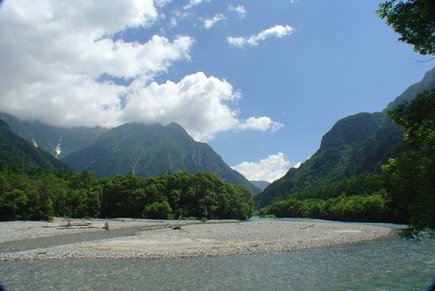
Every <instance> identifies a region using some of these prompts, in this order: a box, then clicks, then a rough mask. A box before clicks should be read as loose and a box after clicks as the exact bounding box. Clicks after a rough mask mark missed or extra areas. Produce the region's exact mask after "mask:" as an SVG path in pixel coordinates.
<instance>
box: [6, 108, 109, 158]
mask: <svg viewBox="0 0 435 291" xmlns="http://www.w3.org/2000/svg"><path fill="white" fill-rule="evenodd" d="M0 118H1V119H3V120H4V121H6V122H7V124H8V125H9V126H10V128H11V129H12V130H13V131H14V132H15V133H16V134H18V135H19V136H21V137H23V138H24V139H26V140H27V141H28V142H30V143H32V144H35V145H37V146H38V147H39V148H40V149H43V150H44V151H46V152H49V153H51V154H52V155H53V156H57V157H59V158H62V157H65V156H66V155H68V154H70V153H72V152H74V151H77V150H80V149H83V148H85V147H87V146H89V145H90V144H92V143H93V142H94V141H95V140H96V139H97V138H99V137H100V136H101V135H102V134H103V133H105V132H106V131H107V130H108V129H107V128H102V127H94V128H87V127H71V128H66V127H54V126H50V125H45V124H43V123H40V122H37V121H35V122H29V121H23V120H19V119H17V118H15V117H13V116H11V115H9V114H4V113H0Z"/></svg>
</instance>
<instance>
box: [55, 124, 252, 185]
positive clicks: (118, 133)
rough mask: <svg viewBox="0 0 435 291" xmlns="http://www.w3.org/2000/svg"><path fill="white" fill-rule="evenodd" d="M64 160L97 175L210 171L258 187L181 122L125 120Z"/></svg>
mask: <svg viewBox="0 0 435 291" xmlns="http://www.w3.org/2000/svg"><path fill="white" fill-rule="evenodd" d="M64 161H65V162H66V163H67V164H69V165H70V166H71V167H72V168H73V169H74V170H76V171H83V170H89V171H91V172H93V173H95V174H96V175H97V176H98V177H109V176H115V175H121V174H126V173H133V174H135V175H138V176H142V177H152V176H156V175H160V174H162V173H173V172H178V171H186V172H188V173H198V172H211V173H213V174H215V175H216V176H218V177H219V178H220V179H222V180H223V181H224V182H229V183H234V184H239V185H242V186H245V187H246V188H247V189H249V190H250V191H251V192H253V193H256V192H259V190H258V189H257V188H256V187H255V186H254V185H252V184H251V183H250V182H249V181H248V180H246V179H245V178H244V177H243V176H242V175H241V174H239V173H238V172H236V171H234V170H233V169H231V168H230V167H229V166H228V165H227V164H226V163H225V162H224V161H223V160H222V158H221V157H220V156H219V155H218V154H217V153H216V152H215V151H214V150H213V149H212V148H211V147H210V146H209V145H207V144H205V143H199V142H195V141H194V140H193V139H192V138H191V137H190V136H189V134H188V133H187V132H186V131H185V130H184V129H183V128H182V127H181V126H180V125H178V124H176V123H171V124H169V125H168V126H163V125H159V124H154V125H143V124H137V123H130V124H124V125H122V126H119V127H117V128H114V129H111V130H109V131H108V132H106V133H105V134H103V135H102V136H101V137H100V138H99V139H98V140H97V141H96V142H95V143H93V144H92V145H90V146H88V147H86V148H84V149H82V150H79V151H76V152H74V153H71V154H69V155H68V156H66V157H65V158H64Z"/></svg>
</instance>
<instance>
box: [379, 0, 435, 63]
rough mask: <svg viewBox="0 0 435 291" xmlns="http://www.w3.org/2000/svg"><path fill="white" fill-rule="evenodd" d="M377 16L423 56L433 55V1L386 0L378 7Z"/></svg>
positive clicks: (434, 25)
mask: <svg viewBox="0 0 435 291" xmlns="http://www.w3.org/2000/svg"><path fill="white" fill-rule="evenodd" d="M377 13H378V15H379V16H380V17H381V18H382V19H385V21H386V23H387V24H388V25H390V26H392V28H393V29H394V31H395V32H397V33H399V34H400V35H401V36H400V38H399V40H400V41H403V42H406V43H409V44H411V45H413V46H414V50H415V51H417V52H419V53H420V54H423V55H433V54H435V2H434V1H433V0H408V1H403V0H400V1H399V0H388V1H385V2H383V3H381V4H380V5H379V9H378V10H377Z"/></svg>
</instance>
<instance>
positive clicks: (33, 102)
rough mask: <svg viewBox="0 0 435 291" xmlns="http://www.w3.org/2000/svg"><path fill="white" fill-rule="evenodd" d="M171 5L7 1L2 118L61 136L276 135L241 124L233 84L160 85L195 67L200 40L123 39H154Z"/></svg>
mask: <svg viewBox="0 0 435 291" xmlns="http://www.w3.org/2000/svg"><path fill="white" fill-rule="evenodd" d="M168 2H169V1H164V0H161V1H155V2H153V1H152V0H141V1H139V0H129V1H127V0H112V1H110V2H107V1H102V0H101V1H91V2H89V1H79V0H77V1H57V0H38V1H24V0H14V1H6V2H5V3H4V4H2V9H1V10H0V35H1V36H2V37H1V38H0V50H1V54H0V63H1V66H0V72H1V76H2V78H0V108H1V111H2V112H4V113H9V114H12V115H14V116H16V117H18V118H21V119H25V120H39V121H41V122H43V123H46V124H50V125H54V126H66V127H68V126H89V127H91V126H107V127H112V126H117V125H120V124H123V123H125V122H144V123H163V124H167V123H170V122H173V121H175V122H178V123H180V124H181V125H182V126H183V127H185V128H186V129H187V130H188V132H189V133H191V134H192V135H193V136H194V138H196V139H197V140H207V139H210V138H213V137H214V136H215V135H216V134H217V133H218V132H221V131H228V130H263V131H264V130H269V131H274V130H276V129H278V128H279V127H280V125H279V124H278V123H276V122H274V121H272V120H271V119H270V118H268V117H258V118H256V117H251V118H248V119H246V120H240V119H239V118H238V116H237V115H238V110H237V108H233V107H232V105H233V104H232V102H233V101H234V100H236V99H237V98H240V97H241V96H240V94H238V93H237V92H236V91H235V90H234V89H233V88H232V86H231V84H230V83H228V82H227V81H225V80H221V79H218V78H216V77H212V76H206V75H205V74H204V73H201V72H199V73H196V74H191V75H189V76H185V77H184V78H182V80H181V81H179V82H178V83H175V82H170V81H168V82H166V83H163V84H158V83H156V82H154V79H155V77H156V76H157V75H160V74H162V73H165V72H167V71H168V70H169V68H170V67H171V66H173V64H174V63H175V62H178V61H181V60H189V59H190V51H191V48H192V46H193V44H194V40H193V39H192V38H191V37H189V36H182V35H180V36H177V37H175V38H174V39H167V38H165V37H162V36H159V35H153V36H151V37H150V38H149V39H148V40H146V41H144V42H135V41H125V40H122V39H114V38H113V37H112V36H113V35H116V34H118V33H119V32H123V31H125V30H126V29H129V28H135V27H137V28H142V29H146V28H148V27H150V26H151V25H153V24H154V23H155V22H156V21H157V20H158V18H159V15H158V12H157V10H156V6H155V5H156V4H155V3H158V4H159V5H164V4H165V3H166V4H167V3H168Z"/></svg>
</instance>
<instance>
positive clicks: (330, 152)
mask: <svg viewBox="0 0 435 291" xmlns="http://www.w3.org/2000/svg"><path fill="white" fill-rule="evenodd" d="M433 88H435V69H432V70H431V71H429V72H427V73H426V75H425V77H424V78H423V80H422V81H421V82H419V83H416V84H414V85H412V86H410V87H409V88H408V89H406V90H405V91H404V92H403V94H401V95H400V96H399V97H397V98H396V99H395V101H394V102H392V103H390V104H389V105H388V108H387V109H386V110H385V111H387V110H390V109H392V108H394V107H395V106H397V105H398V104H400V103H402V102H406V101H409V100H411V96H415V94H418V93H420V92H423V91H426V90H428V89H433ZM401 139H402V131H401V129H400V127H399V126H397V125H396V124H395V123H393V121H391V120H390V118H389V117H388V116H387V114H386V113H385V112H382V113H360V114H356V115H352V116H349V117H346V118H343V119H341V120H339V121H338V122H337V123H336V124H335V125H334V126H333V127H332V129H331V130H330V131H329V132H328V133H326V134H325V135H324V136H323V138H322V142H321V146H320V148H319V150H318V151H317V152H316V153H315V154H314V155H313V156H312V157H311V158H310V159H308V160H307V161H306V162H305V163H303V164H302V165H301V166H300V167H299V168H298V169H290V170H289V171H288V172H287V174H286V175H285V176H284V177H282V178H281V179H279V180H277V181H275V182H274V183H272V184H271V185H270V186H269V187H267V188H266V189H265V190H264V191H263V192H262V193H260V194H258V195H257V196H255V197H254V200H255V202H256V204H257V207H259V208H261V207H263V206H265V205H267V204H268V203H270V202H271V201H272V200H274V199H276V198H279V197H282V196H286V195H289V194H292V193H295V192H297V191H301V190H304V189H308V188H312V187H316V186H319V185H322V184H325V183H330V182H334V181H338V180H340V179H343V178H346V177H351V176H353V175H357V174H361V173H370V172H376V171H378V170H379V168H380V165H381V164H382V163H384V162H386V161H387V160H388V159H389V158H391V157H394V156H395V155H397V154H398V153H397V152H396V148H397V146H398V145H399V144H400V142H401Z"/></svg>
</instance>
